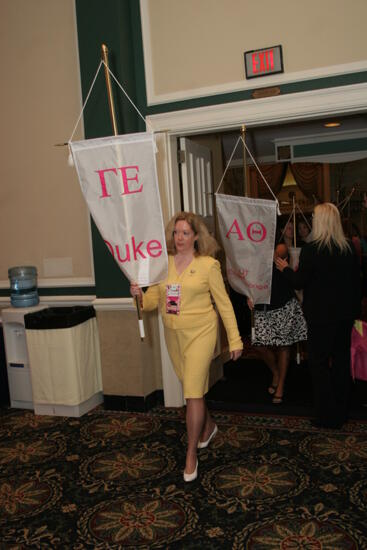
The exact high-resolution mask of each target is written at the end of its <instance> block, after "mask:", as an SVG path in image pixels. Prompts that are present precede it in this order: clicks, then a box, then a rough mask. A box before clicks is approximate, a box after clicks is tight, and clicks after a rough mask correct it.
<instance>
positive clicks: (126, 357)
mask: <svg viewBox="0 0 367 550" xmlns="http://www.w3.org/2000/svg"><path fill="white" fill-rule="evenodd" d="M97 321H98V331H99V338H100V345H101V360H102V383H103V393H104V394H105V395H123V396H141V397H145V396H147V395H149V394H151V393H153V392H154V391H155V390H157V389H161V388H162V368H161V355H160V350H159V345H158V343H159V333H158V322H157V314H156V313H150V314H146V315H144V329H145V334H146V337H145V339H144V342H141V341H140V336H139V329H138V323H137V315H136V312H135V311H98V312H97Z"/></svg>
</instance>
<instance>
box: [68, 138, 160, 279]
mask: <svg viewBox="0 0 367 550" xmlns="http://www.w3.org/2000/svg"><path fill="white" fill-rule="evenodd" d="M70 147H71V151H72V154H73V159H74V164H75V166H76V169H77V172H78V177H79V182H80V186H81V189H82V192H83V194H84V197H85V200H86V201H87V204H88V207H89V210H90V213H91V215H92V217H93V219H94V222H95V224H96V226H97V227H98V229H99V232H100V233H101V236H102V238H103V240H104V242H105V243H106V245H107V247H108V249H109V251H110V252H111V254H112V255H113V257H114V259H115V260H116V262H117V264H118V265H119V267H120V269H121V270H122V271H123V273H124V274H125V275H126V277H127V278H128V279H129V280H130V281H135V282H136V283H138V284H139V285H140V286H149V285H152V284H154V283H157V282H159V281H162V280H163V279H164V278H165V277H166V275H167V266H168V260H167V248H166V241H165V234H164V227H163V220H162V211H161V204H160V198H159V191H158V184H157V172H156V163H155V142H154V136H153V135H152V134H148V133H139V134H130V135H123V136H114V137H106V138H98V139H88V140H84V141H74V142H71V143H70Z"/></svg>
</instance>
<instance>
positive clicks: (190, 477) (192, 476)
mask: <svg viewBox="0 0 367 550" xmlns="http://www.w3.org/2000/svg"><path fill="white" fill-rule="evenodd" d="M197 477H198V461H196V466H195V470H194V471H193V472H192V474H187V473H186V472H185V471H184V473H183V478H184V480H185V481H186V482H188V481H194V479H196V478H197Z"/></svg>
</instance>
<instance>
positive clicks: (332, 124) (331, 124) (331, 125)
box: [324, 121, 340, 128]
mask: <svg viewBox="0 0 367 550" xmlns="http://www.w3.org/2000/svg"><path fill="white" fill-rule="evenodd" d="M324 126H325V128H337V127H338V126H340V122H337V121H334V122H324Z"/></svg>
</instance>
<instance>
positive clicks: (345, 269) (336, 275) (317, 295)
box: [275, 203, 361, 428]
mask: <svg viewBox="0 0 367 550" xmlns="http://www.w3.org/2000/svg"><path fill="white" fill-rule="evenodd" d="M275 263H276V266H277V268H278V269H279V270H280V271H282V272H283V274H284V276H285V277H286V278H287V280H288V281H289V282H290V283H291V284H292V285H293V287H294V288H296V289H303V312H304V315H305V318H306V321H307V329H308V340H307V348H308V364H309V367H310V371H311V377H312V383H313V393H314V409H315V417H316V418H315V420H314V421H313V425H314V426H317V427H322V428H340V427H341V426H342V425H343V423H344V422H345V421H346V419H347V413H348V406H349V395H350V339H351V331H352V327H353V322H354V319H355V318H356V317H357V316H358V314H359V310H360V299H361V298H360V290H361V289H360V273H359V265H358V258H357V255H356V253H355V250H354V247H353V246H352V244H351V243H350V242H349V241H348V240H347V239H346V237H345V235H344V232H343V228H342V224H341V220H340V214H339V211H338V209H337V207H336V206H334V205H333V204H331V203H324V204H319V205H317V206H316V207H315V210H314V215H313V223H312V239H311V241H310V242H309V243H307V244H305V245H304V246H303V247H302V250H301V254H300V259H299V266H298V270H297V271H293V270H292V269H290V268H289V266H288V263H287V262H286V261H285V260H283V259H281V258H277V259H276V260H275Z"/></svg>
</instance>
